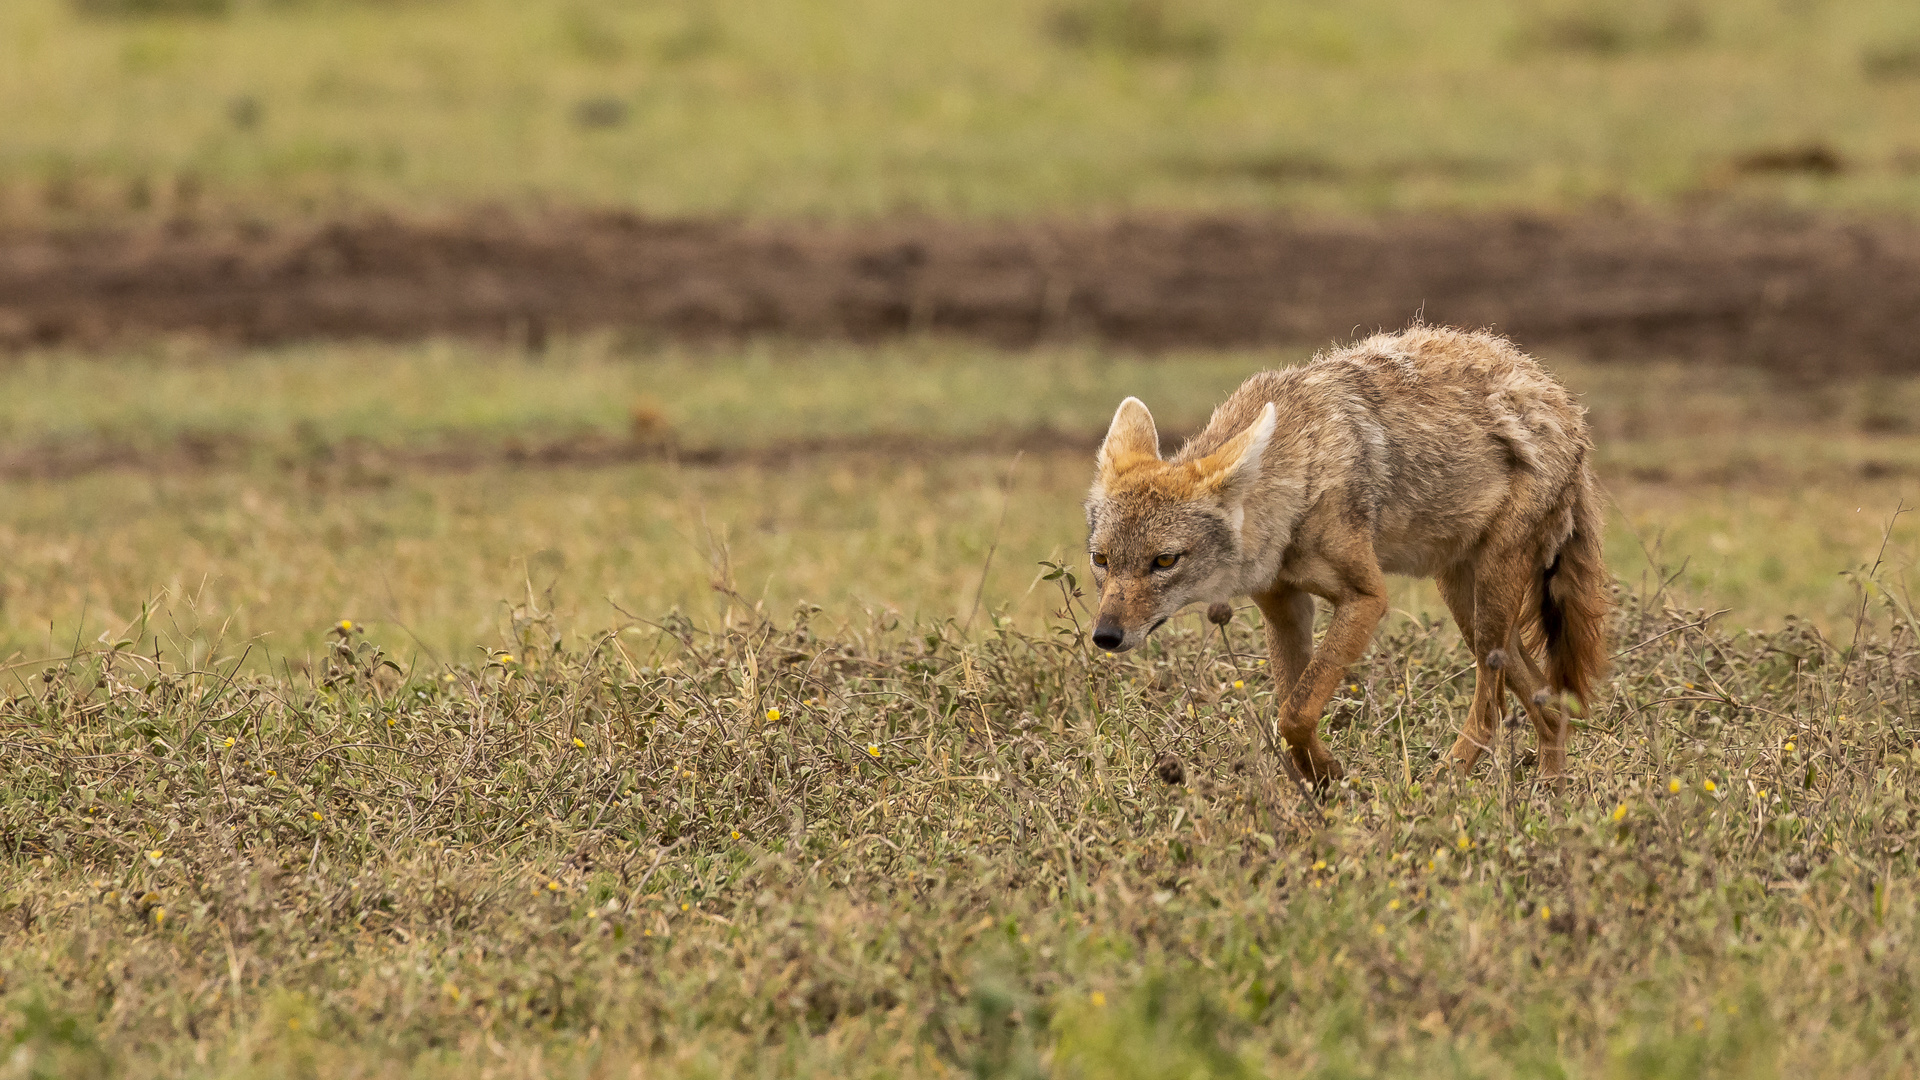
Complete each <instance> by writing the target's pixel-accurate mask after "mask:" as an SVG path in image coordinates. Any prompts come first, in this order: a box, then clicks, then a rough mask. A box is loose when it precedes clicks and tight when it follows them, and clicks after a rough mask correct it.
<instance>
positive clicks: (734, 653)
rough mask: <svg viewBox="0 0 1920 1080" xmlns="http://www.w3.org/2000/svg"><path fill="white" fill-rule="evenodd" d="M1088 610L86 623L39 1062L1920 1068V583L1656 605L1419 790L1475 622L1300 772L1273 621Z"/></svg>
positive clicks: (640, 1069)
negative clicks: (1919, 855) (1270, 656)
mask: <svg viewBox="0 0 1920 1080" xmlns="http://www.w3.org/2000/svg"><path fill="white" fill-rule="evenodd" d="M1058 584H1060V585H1065V584H1066V582H1064V581H1062V582H1059V583H1058ZM1056 600H1057V601H1060V602H1062V606H1061V609H1060V617H1059V620H1058V622H1057V623H1056V625H1055V626H1054V627H1053V629H1052V632H1050V633H1046V634H1043V635H1037V636H1025V635H1022V634H1019V633H1015V632H1011V631H1007V630H998V631H996V630H993V629H989V630H988V632H987V633H986V634H985V635H984V636H980V637H978V638H976V639H974V640H971V641H967V640H962V639H959V638H957V637H956V636H955V635H954V630H953V627H952V626H951V625H947V626H942V625H937V624H922V625H919V626H916V627H906V626H893V625H891V624H889V625H885V626H874V627H870V628H867V629H864V630H859V631H854V630H842V631H836V632H833V633H822V632H820V631H818V630H816V629H814V628H813V627H812V626H811V624H810V622H809V616H808V613H806V612H804V611H802V612H800V613H798V614H797V615H796V616H795V617H794V618H793V619H791V620H789V619H781V620H779V621H777V622H771V621H765V620H762V619H759V618H755V617H752V616H750V615H748V614H747V613H746V612H745V610H744V608H742V607H739V606H736V607H735V609H734V611H735V617H734V618H733V619H732V620H730V622H729V623H728V624H726V625H722V626H715V627H713V628H712V629H711V631H701V630H696V629H693V628H691V627H689V626H687V625H686V624H684V623H678V622H673V623H668V624H663V625H660V626H654V625H648V624H644V623H634V624H629V625H626V626H622V627H616V628H613V629H611V630H610V631H609V632H608V633H606V634H604V635H600V636H597V637H594V638H591V639H587V640H582V641H580V642H579V643H578V644H566V643H564V638H562V637H559V636H557V635H555V634H554V633H553V629H554V628H553V627H552V625H551V624H550V622H549V621H548V620H547V619H545V618H544V617H543V616H542V615H541V613H540V612H538V611H536V610H533V609H531V608H521V609H518V610H517V611H516V612H515V621H514V624H513V625H514V633H513V636H511V637H509V638H507V639H505V640H502V641H500V642H499V644H498V650H499V652H498V653H496V654H495V656H494V658H493V659H492V660H490V661H489V662H487V663H485V664H484V665H483V664H479V663H475V664H463V665H458V666H454V667H450V668H444V669H440V668H432V669H428V668H420V669H415V670H412V671H407V672H396V671H393V670H392V669H390V668H387V667H384V666H382V664H381V663H380V661H381V659H382V657H381V656H380V655H379V654H378V652H377V651H376V650H374V649H373V647H372V646H370V645H369V644H367V643H366V642H365V641H364V640H363V639H362V638H360V637H359V635H358V634H356V633H353V632H350V631H341V632H339V633H337V634H336V635H335V640H336V642H337V644H336V647H335V650H334V653H333V659H332V661H331V663H330V665H329V667H328V668H327V669H326V671H325V672H324V673H320V672H316V673H315V674H314V675H313V676H311V677H304V678H285V677H272V676H265V675H247V674H244V673H236V671H235V664H236V661H238V659H239V658H238V657H237V656H221V657H214V658H208V659H207V660H206V661H205V662H203V663H201V664H199V665H196V666H194V667H191V668H190V667H188V666H186V665H182V664H177V663H174V662H171V661H168V660H164V659H163V660H162V661H161V662H160V663H157V664H156V663H154V662H152V661H150V660H146V659H142V658H140V657H139V656H137V655H134V654H132V653H129V652H124V651H122V652H112V651H108V650H104V649H102V650H92V651H89V652H86V653H84V654H81V655H76V656H74V657H73V658H71V659H70V660H69V661H67V662H65V663H63V664H61V665H59V666H57V667H55V668H52V669H49V670H48V671H47V673H46V675H45V677H44V678H35V679H33V680H32V681H30V682H25V683H22V684H20V685H18V686H17V687H16V688H15V690H14V691H13V692H12V694H11V696H10V697H9V698H8V700H7V702H6V704H5V706H4V713H3V714H0V716H3V718H4V719H3V722H4V724H5V728H6V746H7V749H8V753H9V759H10V760H11V761H12V762H13V764H11V765H10V766H9V767H8V769H7V771H6V784H7V788H8V797H7V799H6V801H5V803H4V805H0V843H4V845H5V851H6V854H7V859H6V861H5V863H4V869H0V891H3V895H4V898H5V906H4V909H3V910H0V928H3V932H4V935H5V937H4V940H5V942H6V948H5V950H4V952H0V976H3V977H4V979H5V987H6V997H5V1009H4V1012H3V1013H0V1015H3V1016H4V1020H0V1030H3V1031H5V1032H6V1033H7V1035H8V1037H9V1038H10V1039H11V1040H12V1041H13V1043H14V1045H15V1047H16V1051H15V1053H14V1056H13V1057H12V1058H11V1059H10V1061H9V1063H8V1064H7V1065H6V1066H5V1067H6V1068H7V1069H8V1070H9V1075H23V1076H24V1075H46V1076H52V1075H63V1076H80V1075H107V1074H112V1075H125V1076H149V1075H210V1076H255V1075H259V1076H287V1075H315V1076H319V1075H324V1076H352V1075H358V1076H385V1075H392V1076H400V1075H408V1076H440V1075H453V1074H455V1073H459V1074H462V1075H474V1074H475V1073H476V1071H477V1072H478V1073H479V1074H480V1075H487V1076H552V1075H577V1076H613V1075H621V1076H624V1075H654V1074H667V1075H740V1074H742V1073H752V1074H756V1075H813V1074H832V1075H876V1076H877V1075H910V1076H918V1075H928V1076H943V1075H949V1074H951V1073H952V1072H954V1071H968V1070H971V1071H972V1072H973V1073H974V1074H975V1075H980V1076H1020V1075H1056V1076H1143V1077H1146V1076H1172V1075H1181V1076H1229V1075H1273V1074H1275V1073H1276V1072H1282V1073H1287V1074H1311V1075H1325V1076H1335V1075H1358V1074H1368V1075H1376V1074H1391V1075H1432V1074H1433V1072H1435V1071H1436V1070H1438V1071H1445V1072H1456V1073H1461V1074H1465V1075H1476V1076H1537V1075H1542V1074H1547V1075H1622V1076H1690V1077H1698V1076H1729V1077H1735V1076H1737V1077H1750V1076H1758V1075H1809V1074H1818V1075H1823V1076H1863V1077H1864V1076H1884V1075H1890V1074H1894V1073H1898V1072H1901V1071H1904V1070H1905V1069H1907V1068H1911V1067H1912V1064H1913V1061H1914V1056H1915V1053H1916V1046H1915V1044H1914V1041H1913V1040H1914V1036H1913V1034H1912V1031H1911V1029H1910V1027H1909V1025H1908V1022H1907V1019H1908V1017H1909V1013H1910V1009H1911V1002H1912V994H1913V986H1914V980H1915V979H1916V977H1920V971H1916V969H1915V966H1914V965H1915V961H1914V958H1915V956H1916V955H1920V953H1916V952H1915V950H1914V949H1913V948H1912V943H1911V941H1910V938H1911V935H1912V933H1913V928H1914V926H1915V921H1916V916H1917V915H1920V896H1916V894H1915V892H1914V889H1913V883H1914V881H1915V880H1916V879H1915V876H1914V854H1913V851H1912V850H1911V847H1910V844H1911V833H1912V824H1913V813H1914V809H1913V800H1914V795H1915V792H1916V790H1920V787H1916V784H1915V775H1916V774H1915V768H1916V754H1917V753H1920V751H1916V750H1915V743H1914V735H1913V728H1912V722H1911V717H1912V716H1913V712H1912V709H1913V708H1914V706H1915V704H1916V701H1915V697H1916V691H1917V690H1920V682H1916V678H1917V676H1920V667H1917V666H1916V665H1917V664H1920V655H1916V651H1915V637H1914V625H1913V622H1912V617H1911V612H1909V611H1906V610H1904V609H1900V610H1896V611H1892V612H1889V614H1890V615H1891V616H1893V617H1894V619H1895V620H1896V630H1895V632H1894V633H1893V635H1892V636H1891V637H1889V638H1877V639H1873V640H1868V641H1864V642H1862V643H1860V646H1859V647H1858V648H1853V649H1849V648H1846V647H1843V645H1837V644H1836V643H1834V642H1831V641H1828V640H1825V639H1823V638H1822V637H1821V635H1819V634H1817V633H1814V632H1812V631H1811V630H1810V629H1808V628H1806V627H1804V626H1796V627H1791V628H1789V629H1787V630H1785V631H1782V632H1780V633H1776V634H1770V635H1764V636H1742V637H1729V636H1727V635H1725V634H1723V633H1721V632H1719V631H1717V630H1715V629H1714V628H1713V627H1712V626H1711V625H1705V626H1703V625H1701V624H1700V622H1699V618H1698V615H1697V614H1696V613H1692V612H1685V611H1671V610H1658V609H1657V608H1655V607H1646V606H1641V605H1640V602H1639V601H1638V600H1635V599H1633V598H1631V597H1629V598H1628V606H1627V607H1626V609H1625V610H1624V612H1623V614H1622V617H1621V619H1620V622H1619V631H1620V641H1621V643H1622V645H1623V648H1622V655H1621V656H1620V658H1619V671H1618V674H1617V675H1616V677H1615V678H1614V680H1613V682H1612V684H1611V690H1610V694H1609V697H1608V699H1607V701H1606V702H1605V704H1604V705H1603V706H1602V707H1601V708H1599V709H1598V710H1597V711H1596V712H1595V714H1594V715H1593V716H1592V717H1591V718H1589V719H1588V720H1587V721H1586V722H1585V723H1583V724H1581V725H1580V730H1579V732H1578V734H1577V735H1576V737H1575V739H1574V758H1573V760H1574V767H1573V770H1574V771H1573V778H1572V779H1571V780H1570V781H1569V782H1567V783H1566V784H1564V785H1563V786H1561V787H1559V788H1557V789H1553V790H1545V791H1543V790H1537V789H1536V788H1534V786H1533V785H1532V784H1531V782H1530V781H1529V779H1528V777H1529V772H1528V770H1527V769H1526V767H1525V766H1524V764H1519V765H1516V761H1517V760H1518V757H1517V754H1518V751H1519V750H1520V749H1521V746H1520V745H1519V744H1520V743H1521V742H1523V741H1524V736H1522V735H1520V734H1519V733H1517V732H1509V734H1510V736H1511V738H1510V740H1509V741H1508V742H1507V743H1506V744H1504V745H1503V746H1502V747H1501V748H1500V749H1499V751H1498V755H1497V761H1496V763H1495V764H1494V765H1493V766H1492V767H1490V768H1486V769H1483V771H1482V773H1481V774H1480V776H1479V777H1478V778H1477V779H1476V780H1475V781H1474V782H1471V783H1467V784H1464V785H1461V784H1455V783H1452V782H1441V783H1434V782H1431V781H1429V780H1428V779H1427V772H1428V770H1429V768H1430V767H1431V765H1430V763H1431V762H1432V761H1433V760H1434V757H1435V754H1436V753H1437V751H1438V750H1439V748H1441V747H1442V746H1444V745H1445V744H1446V742H1447V740H1449V739H1450V738H1451V736H1452V732H1453V729H1454V724H1455V723H1456V722H1457V721H1458V719H1459V716H1460V715H1461V714H1462V712H1463V710H1464V708H1465V697H1466V695H1467V694H1468V693H1469V692H1470V690H1469V688H1468V686H1467V685H1466V681H1465V680H1464V679H1462V678H1460V677H1459V676H1460V673H1461V672H1462V671H1463V670H1464V669H1465V668H1466V664H1465V659H1466V658H1465V656H1464V655H1463V654H1462V653H1461V651H1460V650H1459V649H1458V648H1457V646H1456V644H1455V642H1454V639H1453V637H1452V635H1451V633H1450V632H1445V631H1441V630H1439V629H1438V628H1437V627H1435V626H1432V625H1417V624H1407V625H1405V626H1403V627H1401V628H1400V630H1398V631H1397V632H1396V633H1394V634H1393V635H1392V636H1391V637H1389V638H1387V639H1385V640H1383V641H1382V642H1381V643H1380V646H1379V647H1378V648H1376V649H1375V650H1374V653H1373V655H1372V657H1371V658H1370V659H1369V660H1368V661H1367V662H1366V663H1365V664H1363V665H1361V666H1360V667H1358V668H1356V669H1355V672H1354V675H1353V684H1352V686H1351V687H1350V688H1349V689H1348V690H1347V691H1346V692H1345V693H1343V694H1342V695H1340V697H1339V699H1338V700H1337V701H1336V703H1335V704H1334V706H1333V708H1332V709H1331V711H1330V726H1331V727H1332V729H1333V730H1334V732H1335V734H1334V736H1333V740H1332V746H1333V747H1334V749H1335V751H1336V753H1338V754H1340V755H1341V756H1342V757H1344V758H1345V760H1346V761H1347V763H1348V765H1349V768H1350V769H1351V770H1352V774H1351V775H1352V779H1351V781H1350V783H1347V784H1344V785H1342V786H1341V787H1340V788H1339V789H1338V790H1336V791H1334V792H1332V793H1331V794H1330V795H1329V796H1328V797H1327V798H1326V799H1325V800H1324V801H1321V802H1318V803H1309V802H1306V801H1303V800H1302V799H1301V798H1300V797H1299V795H1298V794H1297V793H1295V792H1292V791H1290V790H1285V789H1284V788H1283V786H1282V785H1281V784H1280V783H1278V782H1276V780H1275V779H1274V778H1273V777H1272V776H1271V775H1270V773H1269V770H1268V769H1267V768H1266V766H1265V762H1264V759H1261V758H1259V757H1258V756H1257V755H1256V754H1255V753H1253V751H1252V750H1251V734H1250V732H1251V730H1252V729H1251V728H1250V725H1251V724H1254V723H1259V722H1262V721H1263V719H1264V718H1268V717H1270V716H1271V712H1272V692H1271V689H1270V688H1269V687H1268V685H1267V683H1266V682H1265V680H1264V679H1263V678H1262V673H1261V672H1260V671H1259V670H1258V667H1257V661H1255V660H1254V659H1253V658H1251V657H1250V656H1249V655H1248V652H1249V650H1252V649H1254V648H1255V647H1256V645H1255V643H1256V640H1257V635H1256V631H1255V629H1254V626H1253V623H1252V621H1251V618H1250V617H1248V616H1243V619H1242V620H1241V621H1239V622H1237V623H1235V624H1234V625H1233V626H1231V627H1230V628H1229V629H1228V630H1227V631H1226V636H1225V637H1224V638H1221V637H1204V638H1203V637H1201V636H1200V635H1199V634H1198V633H1197V632H1195V631H1190V630H1178V631H1176V632H1174V633H1172V634H1169V635H1167V636H1165V637H1163V638H1160V639H1158V640H1157V642H1156V643H1155V644H1154V645H1153V646H1152V647H1151V648H1149V649H1147V650H1146V651H1145V652H1144V653H1142V654H1139V655H1135V656H1131V657H1128V658H1124V659H1119V660H1113V659H1108V658H1105V657H1102V656H1099V655H1097V654H1092V653H1090V651H1089V650H1088V648H1087V646H1086V643H1085V641H1084V639H1083V636H1082V635H1081V633H1080V632H1079V630H1078V629H1077V627H1076V622H1077V619H1076V618H1075V617H1074V616H1073V615H1070V614H1069V611H1068V609H1069V607H1071V606H1072V605H1070V604H1066V603H1065V598H1064V596H1060V595H1056ZM1249 616H1250V613H1249ZM556 641H559V642H562V643H561V644H559V645H556V644H555V643H556ZM1230 649H1231V651H1229V650H1230ZM1169 759H1177V760H1178V762H1179V763H1180V767H1181V771H1182V772H1183V773H1184V778H1185V783H1184V785H1182V786H1169V785H1168V784H1167V783H1165V782H1164V781H1163V780H1162V779H1160V776H1162V775H1165V774H1166V773H1167V772H1168V767H1167V766H1166V765H1165V762H1166V761H1167V760H1169ZM1157 763H1158V764H1157Z"/></svg>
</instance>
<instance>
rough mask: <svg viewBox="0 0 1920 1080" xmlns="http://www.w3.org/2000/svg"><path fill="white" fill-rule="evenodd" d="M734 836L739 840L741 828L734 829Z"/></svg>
mask: <svg viewBox="0 0 1920 1080" xmlns="http://www.w3.org/2000/svg"><path fill="white" fill-rule="evenodd" d="M733 838H734V839H735V840H738V839H740V830H739V829H735V830H733Z"/></svg>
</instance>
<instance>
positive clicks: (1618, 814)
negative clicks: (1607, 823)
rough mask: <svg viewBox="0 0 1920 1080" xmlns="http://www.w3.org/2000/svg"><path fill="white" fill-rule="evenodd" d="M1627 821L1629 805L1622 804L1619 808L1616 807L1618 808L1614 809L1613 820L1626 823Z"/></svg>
mask: <svg viewBox="0 0 1920 1080" xmlns="http://www.w3.org/2000/svg"><path fill="white" fill-rule="evenodd" d="M1626 819H1627V804H1626V803H1621V804H1620V805H1619V806H1616V807H1614V808H1613V820H1615V821H1625V820H1626Z"/></svg>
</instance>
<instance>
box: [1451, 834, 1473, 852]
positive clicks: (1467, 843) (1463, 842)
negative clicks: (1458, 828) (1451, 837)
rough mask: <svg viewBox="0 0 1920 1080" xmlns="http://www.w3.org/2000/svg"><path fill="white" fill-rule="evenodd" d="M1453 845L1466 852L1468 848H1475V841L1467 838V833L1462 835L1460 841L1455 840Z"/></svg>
mask: <svg viewBox="0 0 1920 1080" xmlns="http://www.w3.org/2000/svg"><path fill="white" fill-rule="evenodd" d="M1453 845H1454V846H1455V847H1457V848H1459V849H1460V850H1461V851H1465V850H1467V849H1468V848H1470V847H1472V846H1473V841H1472V840H1471V839H1469V838H1468V837H1467V834H1466V833H1461V834H1460V839H1458V840H1455V841H1454V842H1453Z"/></svg>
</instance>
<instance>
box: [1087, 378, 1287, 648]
mask: <svg viewBox="0 0 1920 1080" xmlns="http://www.w3.org/2000/svg"><path fill="white" fill-rule="evenodd" d="M1273 426H1274V409H1273V405H1272V404H1271V403H1269V404H1268V405H1267V406H1266V408H1264V409H1262V410H1261V412H1260V416H1259V418H1258V419H1257V420H1255V421H1254V422H1253V423H1252V424H1251V425H1249V426H1248V427H1246V428H1245V429H1244V430H1242V431H1241V432H1240V433H1239V434H1237V435H1235V436H1233V437H1232V438H1231V439H1228V440H1227V441H1226V443H1225V444H1223V445H1222V446H1221V447H1220V448H1219V449H1217V450H1215V451H1214V452H1212V453H1210V454H1208V455H1207V456H1205V457H1203V458H1199V459H1197V460H1194V461H1184V462H1177V463H1176V462H1168V461H1163V460H1161V458H1160V436H1159V433H1158V432H1156V431H1155V430H1154V427H1153V414H1151V413H1149V412H1147V407H1146V406H1145V405H1143V404H1141V403H1140V399H1138V398H1128V399H1127V400H1125V401H1123V402H1121V403H1120V409H1119V411H1117V412H1115V413H1114V414H1113V425H1112V426H1111V427H1110V428H1108V429H1107V439H1106V442H1104V443H1102V444H1101V446H1100V457H1099V468H1100V474H1099V476H1098V477H1097V478H1096V479H1095V480H1094V482H1093V491H1092V492H1091V493H1090V494H1089V495H1088V496H1087V530H1088V532H1089V533H1090V535H1089V537H1088V540H1087V549H1088V554H1089V555H1090V556H1091V558H1092V560H1093V580H1094V583H1095V584H1096V585H1098V586H1099V587H1100V615H1099V618H1098V619H1097V620H1096V621H1095V622H1094V627H1093V643H1094V644H1095V645H1098V646H1100V647H1101V648H1102V649H1106V650H1108V651H1110V652H1125V651H1126V650H1128V649H1131V648H1133V647H1134V646H1136V645H1138V644H1140V643H1141V642H1142V641H1144V640H1146V637H1147V635H1148V634H1150V633H1152V632H1153V631H1154V630H1155V629H1156V628H1158V627H1159V625H1160V624H1161V623H1163V622H1166V621H1167V619H1169V618H1171V617H1172V616H1173V614H1174V613H1175V612H1177V611H1179V610H1180V609H1181V608H1183V607H1185V606H1187V605H1188V604H1190V603H1193V602H1194V601H1196V600H1205V601H1209V602H1211V601H1214V600H1225V599H1227V598H1228V595H1229V594H1230V593H1231V591H1232V588H1233V584H1234V582H1235V579H1236V573H1235V571H1236V569H1237V564H1238V562H1239V558H1240V552H1241V547H1240V526H1241V522H1242V520H1243V519H1244V517H1245V509H1244V503H1245V501H1246V497H1247V493H1248V492H1249V491H1251V490H1252V488H1253V485H1254V482H1255V481H1256V480H1258V479H1259V476H1260V456H1261V454H1262V453H1264V452H1265V451H1266V448H1267V442H1268V440H1269V439H1271V438H1272V437H1273Z"/></svg>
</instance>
